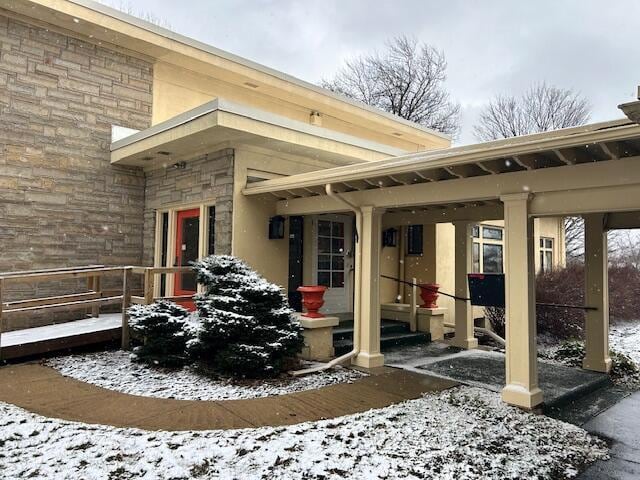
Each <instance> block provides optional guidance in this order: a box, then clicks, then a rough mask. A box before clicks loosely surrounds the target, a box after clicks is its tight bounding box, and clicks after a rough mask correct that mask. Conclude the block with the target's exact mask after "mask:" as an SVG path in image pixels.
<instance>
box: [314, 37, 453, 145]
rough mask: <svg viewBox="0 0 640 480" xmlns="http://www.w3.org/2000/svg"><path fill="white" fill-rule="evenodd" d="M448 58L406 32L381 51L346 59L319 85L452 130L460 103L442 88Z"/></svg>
mask: <svg viewBox="0 0 640 480" xmlns="http://www.w3.org/2000/svg"><path fill="white" fill-rule="evenodd" d="M446 69H447V62H446V60H445V57H444V54H443V53H442V52H440V51H438V50H436V49H435V48H433V47H431V46H429V45H426V44H419V43H418V41H417V40H416V39H414V38H409V37H405V36H401V37H397V38H394V39H393V40H391V41H389V42H387V48H386V50H385V52H384V53H382V54H380V53H377V52H376V53H373V54H369V55H364V56H360V57H357V58H354V59H352V60H349V61H347V62H346V63H345V65H344V66H343V67H342V68H341V69H340V70H339V71H338V73H336V75H335V76H334V77H333V78H332V79H330V80H323V81H322V82H321V85H322V86H323V87H324V88H328V89H329V90H332V91H334V92H337V93H341V94H342V95H345V96H347V97H350V98H354V99H356V100H360V101H361V102H364V103H366V104H367V105H372V106H374V107H378V108H380V109H382V110H386V111H388V112H391V113H394V114H396V115H398V116H400V117H402V118H405V119H407V120H411V121H413V122H416V123H419V124H421V125H424V126H426V127H429V128H433V129H434V130H438V131H440V132H443V133H447V134H450V135H454V136H455V135H457V133H458V131H459V128H460V105H459V104H457V103H454V102H453V101H452V100H451V99H450V96H449V93H448V92H447V91H446V90H445V89H444V87H443V84H444V81H445V80H446Z"/></svg>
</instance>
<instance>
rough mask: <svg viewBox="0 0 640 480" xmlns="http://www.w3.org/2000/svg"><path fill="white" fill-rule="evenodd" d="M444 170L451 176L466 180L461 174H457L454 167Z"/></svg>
mask: <svg viewBox="0 0 640 480" xmlns="http://www.w3.org/2000/svg"><path fill="white" fill-rule="evenodd" d="M443 170H444V171H445V172H447V173H448V174H449V175H452V176H454V177H456V178H465V177H464V175H462V174H461V173H458V172H456V171H455V170H454V169H453V167H443Z"/></svg>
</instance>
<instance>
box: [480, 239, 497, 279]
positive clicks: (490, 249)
mask: <svg viewBox="0 0 640 480" xmlns="http://www.w3.org/2000/svg"><path fill="white" fill-rule="evenodd" d="M482 262H483V271H484V273H502V245H492V244H489V243H487V244H484V245H483V246H482Z"/></svg>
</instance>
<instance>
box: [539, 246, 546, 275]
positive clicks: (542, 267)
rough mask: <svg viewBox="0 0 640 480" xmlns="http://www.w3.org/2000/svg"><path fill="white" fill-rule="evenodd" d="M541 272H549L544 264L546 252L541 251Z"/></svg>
mask: <svg viewBox="0 0 640 480" xmlns="http://www.w3.org/2000/svg"><path fill="white" fill-rule="evenodd" d="M540 270H542V271H543V272H546V271H547V267H546V266H545V264H544V252H543V251H542V250H540Z"/></svg>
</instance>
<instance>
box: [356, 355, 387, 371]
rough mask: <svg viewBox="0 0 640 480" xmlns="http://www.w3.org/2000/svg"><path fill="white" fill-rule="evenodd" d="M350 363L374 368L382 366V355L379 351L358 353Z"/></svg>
mask: <svg viewBox="0 0 640 480" xmlns="http://www.w3.org/2000/svg"><path fill="white" fill-rule="evenodd" d="M352 363H353V364H354V365H356V366H358V367H362V368H376V367H382V366H384V355H382V354H381V353H373V354H368V353H362V352H361V353H359V354H358V355H357V356H356V358H354V359H353V361H352Z"/></svg>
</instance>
